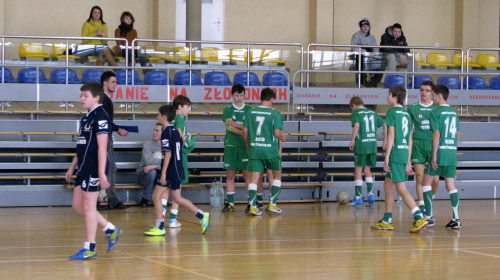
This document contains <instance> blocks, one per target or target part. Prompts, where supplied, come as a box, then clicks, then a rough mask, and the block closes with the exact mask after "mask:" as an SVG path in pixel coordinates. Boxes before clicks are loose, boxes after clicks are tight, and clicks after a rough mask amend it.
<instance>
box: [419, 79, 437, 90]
mask: <svg viewBox="0 0 500 280" xmlns="http://www.w3.org/2000/svg"><path fill="white" fill-rule="evenodd" d="M420 85H421V86H430V87H431V89H432V90H434V83H433V82H432V81H423V82H422V84H420Z"/></svg>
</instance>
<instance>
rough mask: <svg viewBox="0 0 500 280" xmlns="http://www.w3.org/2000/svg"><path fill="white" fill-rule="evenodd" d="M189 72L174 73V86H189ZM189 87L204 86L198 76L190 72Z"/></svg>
mask: <svg viewBox="0 0 500 280" xmlns="http://www.w3.org/2000/svg"><path fill="white" fill-rule="evenodd" d="M189 72H190V71H179V72H177V73H175V76H174V81H175V84H176V85H186V86H187V85H189ZM191 85H193V86H202V85H204V84H203V82H202V81H201V78H200V75H198V73H196V72H194V71H191Z"/></svg>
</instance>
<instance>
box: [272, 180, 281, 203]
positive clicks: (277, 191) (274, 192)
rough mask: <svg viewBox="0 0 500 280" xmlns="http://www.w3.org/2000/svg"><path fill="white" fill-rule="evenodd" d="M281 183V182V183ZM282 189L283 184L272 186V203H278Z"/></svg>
mask: <svg viewBox="0 0 500 280" xmlns="http://www.w3.org/2000/svg"><path fill="white" fill-rule="evenodd" d="M280 185H281V184H280ZM280 191H281V186H275V185H273V186H272V187H271V199H270V201H271V204H272V205H276V202H277V201H278V195H279V194H280Z"/></svg>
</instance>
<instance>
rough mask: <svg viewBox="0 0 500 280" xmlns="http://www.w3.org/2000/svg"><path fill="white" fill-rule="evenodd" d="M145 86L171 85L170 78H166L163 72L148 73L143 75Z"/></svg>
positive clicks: (165, 73)
mask: <svg viewBox="0 0 500 280" xmlns="http://www.w3.org/2000/svg"><path fill="white" fill-rule="evenodd" d="M144 82H145V83H146V85H167V84H170V85H171V84H173V83H172V80H170V77H168V78H167V72H165V71H149V72H147V73H146V74H145V75H144Z"/></svg>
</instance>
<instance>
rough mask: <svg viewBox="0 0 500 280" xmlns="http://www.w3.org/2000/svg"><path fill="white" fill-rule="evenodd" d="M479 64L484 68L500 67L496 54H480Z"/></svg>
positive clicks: (478, 57)
mask: <svg viewBox="0 0 500 280" xmlns="http://www.w3.org/2000/svg"><path fill="white" fill-rule="evenodd" d="M477 64H479V65H481V66H483V67H496V68H499V67H500V63H499V62H498V57H496V55H494V54H489V53H488V54H479V55H478V56H477Z"/></svg>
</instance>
